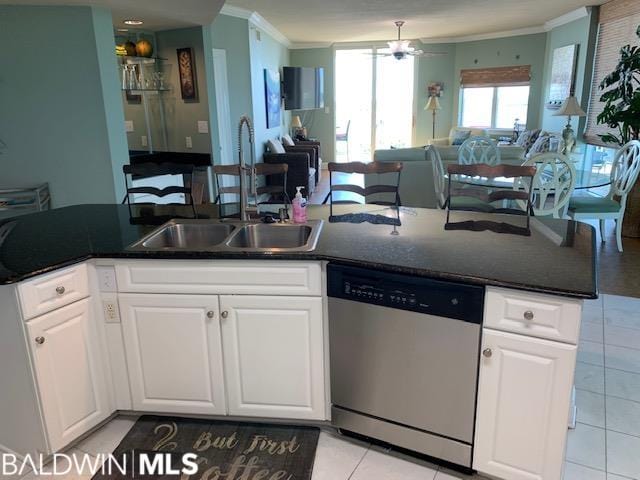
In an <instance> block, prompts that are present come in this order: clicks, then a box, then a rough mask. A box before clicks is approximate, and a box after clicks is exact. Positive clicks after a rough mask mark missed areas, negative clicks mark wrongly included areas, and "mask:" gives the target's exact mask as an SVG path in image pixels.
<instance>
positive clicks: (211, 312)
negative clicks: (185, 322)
mask: <svg viewBox="0 0 640 480" xmlns="http://www.w3.org/2000/svg"><path fill="white" fill-rule="evenodd" d="M215 315H216V314H215V313H213V310H209V311H208V312H207V317H209V318H213V317H215Z"/></svg>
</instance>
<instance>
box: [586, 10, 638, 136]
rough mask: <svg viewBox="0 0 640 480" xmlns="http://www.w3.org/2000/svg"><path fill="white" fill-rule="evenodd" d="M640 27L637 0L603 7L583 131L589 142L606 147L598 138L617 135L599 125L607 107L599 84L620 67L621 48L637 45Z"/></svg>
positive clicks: (604, 126)
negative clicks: (599, 118)
mask: <svg viewBox="0 0 640 480" xmlns="http://www.w3.org/2000/svg"><path fill="white" fill-rule="evenodd" d="M638 25H640V2H639V1H638V0H612V1H610V2H608V3H605V4H604V5H602V6H601V7H600V20H599V25H598V40H597V43H596V53H595V60H594V65H593V81H592V85H591V97H590V99H589V109H588V111H587V122H586V128H585V132H584V138H585V141H586V142H587V143H590V144H593V145H605V143H604V142H603V141H602V140H601V139H600V137H599V136H598V135H603V134H605V133H609V132H613V133H617V131H613V130H611V129H610V128H609V127H608V126H606V125H598V121H597V118H598V115H600V113H602V110H603V108H604V103H603V102H601V101H600V96H601V95H602V90H600V83H601V82H602V80H603V79H604V77H606V76H607V75H608V74H609V73H611V71H612V70H613V69H614V68H615V67H616V65H617V64H618V58H619V57H620V48H622V47H623V46H624V45H628V44H631V45H638V37H637V36H636V29H637V28H638Z"/></svg>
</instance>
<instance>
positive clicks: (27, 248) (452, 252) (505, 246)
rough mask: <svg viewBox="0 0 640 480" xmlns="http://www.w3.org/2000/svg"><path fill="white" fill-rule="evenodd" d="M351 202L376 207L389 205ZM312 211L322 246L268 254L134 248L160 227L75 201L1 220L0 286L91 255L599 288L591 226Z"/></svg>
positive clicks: (123, 211) (425, 213) (575, 293)
mask: <svg viewBox="0 0 640 480" xmlns="http://www.w3.org/2000/svg"><path fill="white" fill-rule="evenodd" d="M344 207H347V206H344ZM344 207H340V208H344ZM348 208H349V211H356V212H376V211H381V209H383V208H384V207H379V206H371V205H366V206H365V205H362V206H358V205H355V206H354V205H349V206H348ZM198 211H199V212H200V213H204V214H205V215H208V216H209V217H210V218H211V219H214V218H215V217H216V216H217V212H218V208H217V206H213V205H212V206H207V207H202V206H199V209H198ZM308 211H309V218H312V219H323V220H324V225H323V228H322V232H321V234H320V239H319V241H318V245H317V248H316V249H315V250H314V251H313V252H297V253H291V252H289V253H286V252H283V253H268V254H264V253H248V252H237V253H236V252H227V251H225V252H201V251H180V252H169V251H153V252H140V251H130V250H128V249H127V247H128V246H129V245H131V244H132V243H134V242H135V241H137V240H139V239H140V238H141V237H142V236H144V235H146V234H148V233H149V232H150V231H151V230H153V229H154V228H156V227H157V225H141V224H136V222H132V221H131V219H130V216H129V210H128V208H127V206H126V205H115V204H99V205H77V206H70V207H63V208H58V209H54V210H49V211H45V212H40V213H34V214H29V215H23V216H20V217H14V218H10V219H5V220H2V221H1V222H0V284H10V283H15V282H19V281H21V280H24V279H26V278H29V277H33V276H35V275H38V274H41V273H45V272H47V271H51V270H54V269H57V268H60V267H64V266H67V265H71V264H74V263H77V262H81V261H84V260H87V259H90V258H116V259H118V258H142V259H144V258H162V259H171V258H177V259H215V258H226V259H234V258H235V259H242V258H252V259H280V260H283V259H287V260H325V261H330V262H337V263H341V264H346V265H357V266H362V267H370V268H377V269H381V270H388V271H394V272H400V273H408V274H414V275H420V276H425V277H431V278H437V279H443V280H450V281H459V282H464V283H470V284H476V285H493V286H500V287H507V288H516V289H520V290H528V291H534V292H541V293H549V294H555V295H562V296H569V297H575V298H595V297H596V296H597V271H596V263H595V255H596V248H595V231H594V230H593V228H592V227H591V226H589V225H586V224H582V223H579V222H574V221H567V220H553V219H546V218H544V219H538V218H534V219H532V223H531V235H530V236H521V235H513V234H505V233H494V232H491V231H481V232H477V231H463V230H445V229H444V224H445V216H446V214H445V212H444V211H441V210H429V209H422V208H406V207H401V211H400V222H401V226H399V227H396V230H397V233H398V234H397V235H392V234H391V232H392V231H393V229H394V227H392V226H390V225H385V224H371V223H366V222H365V223H343V222H330V221H329V207H327V206H320V205H318V206H315V205H314V206H309V209H308ZM344 211H346V210H344ZM455 215H457V216H458V218H457V219H458V220H460V219H463V220H468V219H473V220H482V219H489V218H491V219H496V218H499V217H498V216H496V215H492V216H488V215H486V214H481V213H474V212H455ZM500 217H503V218H508V217H506V216H500Z"/></svg>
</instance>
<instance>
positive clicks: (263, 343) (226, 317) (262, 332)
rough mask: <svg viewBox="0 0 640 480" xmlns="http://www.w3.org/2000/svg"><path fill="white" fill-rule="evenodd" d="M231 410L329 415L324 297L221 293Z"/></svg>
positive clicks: (256, 413)
mask: <svg viewBox="0 0 640 480" xmlns="http://www.w3.org/2000/svg"><path fill="white" fill-rule="evenodd" d="M220 310H221V312H222V313H221V316H222V320H221V323H222V337H223V346H224V367H225V378H226V380H227V398H228V402H229V414H231V415H246V416H261V417H275V418H291V419H317V420H322V419H325V417H326V415H325V377H324V349H323V343H324V334H323V323H322V299H321V298H320V297H267V296H244V295H238V296H221V297H220Z"/></svg>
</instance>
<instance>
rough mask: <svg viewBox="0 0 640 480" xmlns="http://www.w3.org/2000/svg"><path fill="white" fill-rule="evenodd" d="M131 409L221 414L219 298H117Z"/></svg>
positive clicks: (222, 389)
mask: <svg viewBox="0 0 640 480" xmlns="http://www.w3.org/2000/svg"><path fill="white" fill-rule="evenodd" d="M118 301H119V304H120V314H121V317H122V328H123V333H124V342H125V350H126V354H127V364H128V369H129V381H130V383H131V395H132V397H133V398H132V400H133V408H134V410H140V411H155V412H164V413H194V414H224V413H226V408H225V399H224V376H223V372H222V346H221V343H220V324H219V321H220V319H219V312H218V297H217V296H215V295H153V294H121V295H119V298H118Z"/></svg>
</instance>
